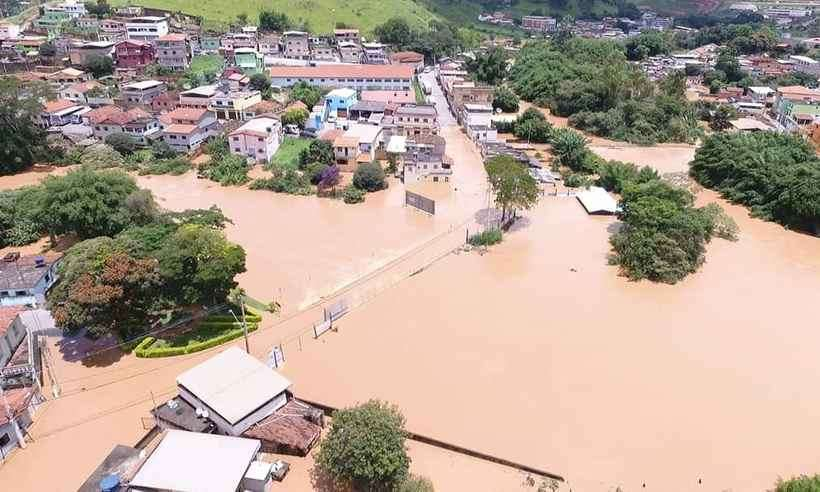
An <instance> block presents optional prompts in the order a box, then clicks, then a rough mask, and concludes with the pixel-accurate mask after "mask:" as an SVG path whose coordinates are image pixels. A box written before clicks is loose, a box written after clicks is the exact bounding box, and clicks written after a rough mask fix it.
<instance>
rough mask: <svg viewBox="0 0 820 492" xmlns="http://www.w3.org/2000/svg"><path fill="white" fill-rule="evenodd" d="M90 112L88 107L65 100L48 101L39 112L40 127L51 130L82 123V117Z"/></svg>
mask: <svg viewBox="0 0 820 492" xmlns="http://www.w3.org/2000/svg"><path fill="white" fill-rule="evenodd" d="M89 111H91V108H89V107H88V106H83V105H81V104H77V103H75V102H73V101H69V100H67V99H57V100H55V101H48V102H47V103H46V104H45V106H44V107H43V111H42V112H40V127H41V128H52V127H55V126H64V125H69V124H78V123H81V122H82V115H83V114H85V113H87V112H89Z"/></svg>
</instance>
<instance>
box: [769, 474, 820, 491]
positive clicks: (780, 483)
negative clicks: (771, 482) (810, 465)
mask: <svg viewBox="0 0 820 492" xmlns="http://www.w3.org/2000/svg"><path fill="white" fill-rule="evenodd" d="M774 492H820V475H813V476H808V475H800V476H799V477H793V478H790V479H789V480H783V479H778V480H777V483H776V484H775V489H774Z"/></svg>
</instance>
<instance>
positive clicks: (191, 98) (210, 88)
mask: <svg viewBox="0 0 820 492" xmlns="http://www.w3.org/2000/svg"><path fill="white" fill-rule="evenodd" d="M216 92H217V86H216V85H201V86H199V87H194V88H193V89H189V90H187V91H183V92H180V93H179V106H180V107H183V108H203V109H207V108H209V107H210V106H211V99H212V98H213V97H214V96H215V95H216Z"/></svg>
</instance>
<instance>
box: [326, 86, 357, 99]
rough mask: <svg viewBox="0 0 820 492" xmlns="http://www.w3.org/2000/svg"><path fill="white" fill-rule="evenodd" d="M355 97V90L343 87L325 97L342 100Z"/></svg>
mask: <svg viewBox="0 0 820 492" xmlns="http://www.w3.org/2000/svg"><path fill="white" fill-rule="evenodd" d="M355 95H356V91H354V90H353V89H349V88H347V87H342V88H340V89H333V90H332V91H330V92H328V93H327V95H326V96H325V97H339V98H342V99H346V98H348V97H353V96H355Z"/></svg>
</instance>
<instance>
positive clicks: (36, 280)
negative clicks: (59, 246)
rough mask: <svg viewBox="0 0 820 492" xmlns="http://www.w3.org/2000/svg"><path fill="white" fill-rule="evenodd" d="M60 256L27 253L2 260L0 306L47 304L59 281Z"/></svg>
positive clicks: (0, 265)
mask: <svg viewBox="0 0 820 492" xmlns="http://www.w3.org/2000/svg"><path fill="white" fill-rule="evenodd" d="M60 258H61V256H60V255H26V256H20V257H19V258H17V259H16V260H14V259H12V260H10V261H5V260H4V261H0V305H2V306H19V305H23V304H35V303H36V304H43V303H44V302H45V295H46V292H48V290H49V289H50V288H51V286H52V285H54V282H56V281H57V264H58V263H59V261H60Z"/></svg>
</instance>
